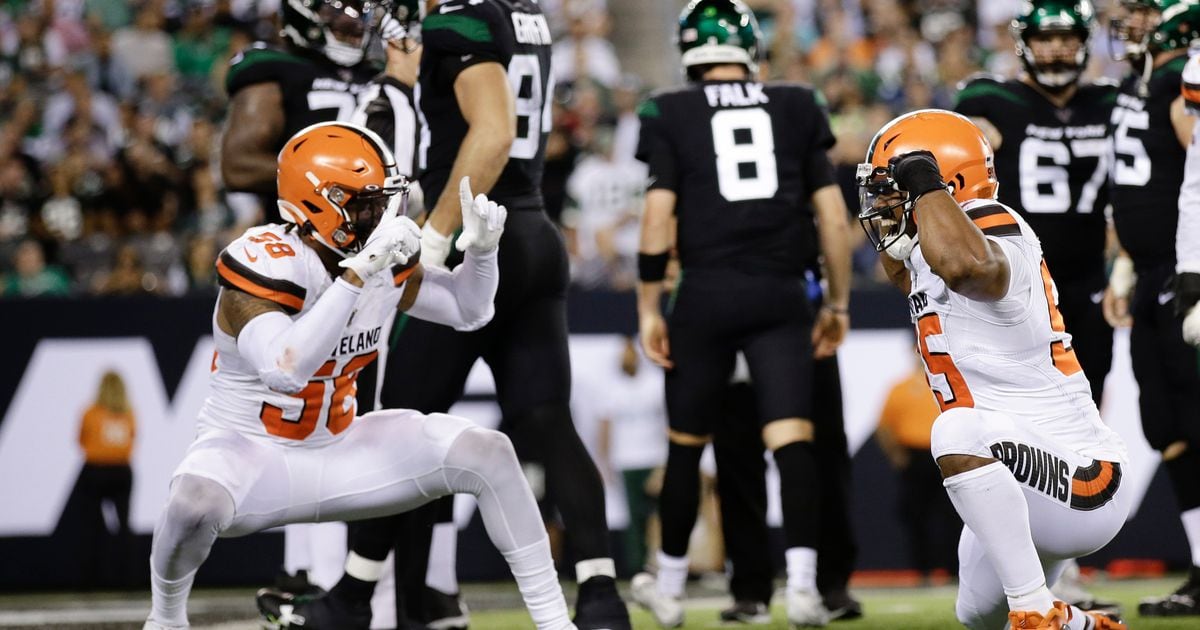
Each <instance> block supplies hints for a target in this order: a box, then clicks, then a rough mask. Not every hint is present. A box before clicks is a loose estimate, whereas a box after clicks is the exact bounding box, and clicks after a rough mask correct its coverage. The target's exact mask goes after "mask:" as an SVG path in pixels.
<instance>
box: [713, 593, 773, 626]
mask: <svg viewBox="0 0 1200 630" xmlns="http://www.w3.org/2000/svg"><path fill="white" fill-rule="evenodd" d="M721 621H723V622H725V623H744V624H748V625H764V624H768V623H771V609H770V608H767V605H766V604H764V603H762V602H756V601H752V600H748V599H743V600H739V601H736V602H734V603H733V605H732V606H730V607H729V608H726V609H725V610H722V611H721Z"/></svg>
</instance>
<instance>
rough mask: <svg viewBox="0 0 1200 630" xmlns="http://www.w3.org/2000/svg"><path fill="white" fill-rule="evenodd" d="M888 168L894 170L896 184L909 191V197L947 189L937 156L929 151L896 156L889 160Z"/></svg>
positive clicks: (893, 177) (913, 197) (912, 197)
mask: <svg viewBox="0 0 1200 630" xmlns="http://www.w3.org/2000/svg"><path fill="white" fill-rule="evenodd" d="M888 169H890V170H891V171H892V179H894V180H895V181H896V185H897V186H899V187H900V190H903V191H905V192H907V193H908V198H909V199H916V198H918V197H920V196H921V195H924V194H925V193H927V192H931V191H934V190H945V189H946V182H944V181H942V172H941V169H940V168H939V167H938V163H937V158H936V157H934V156H933V154H932V153H930V152H929V151H911V152H909V153H903V154H901V155H897V156H894V157H892V159H890V160H888Z"/></svg>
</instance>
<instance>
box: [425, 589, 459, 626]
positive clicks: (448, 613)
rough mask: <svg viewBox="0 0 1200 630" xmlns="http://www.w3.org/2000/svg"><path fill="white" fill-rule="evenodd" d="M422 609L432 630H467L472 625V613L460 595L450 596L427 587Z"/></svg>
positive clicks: (426, 622)
mask: <svg viewBox="0 0 1200 630" xmlns="http://www.w3.org/2000/svg"><path fill="white" fill-rule="evenodd" d="M421 607H422V609H423V612H424V614H423V615H422V617H424V621H425V625H426V627H428V628H429V629H430V630H467V626H468V625H470V622H471V611H469V610H467V604H466V602H464V601H463V600H462V597H461V596H460V595H459V594H458V593H455V594H453V595H450V594H448V593H443V592H441V591H439V590H437V589H436V588H432V587H429V586H426V587H425V597H423V598H422V604H421Z"/></svg>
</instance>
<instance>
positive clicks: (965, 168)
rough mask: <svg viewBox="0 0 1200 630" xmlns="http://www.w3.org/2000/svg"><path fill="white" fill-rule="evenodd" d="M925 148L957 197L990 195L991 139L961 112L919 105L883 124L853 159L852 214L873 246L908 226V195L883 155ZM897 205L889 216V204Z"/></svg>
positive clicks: (994, 183)
mask: <svg viewBox="0 0 1200 630" xmlns="http://www.w3.org/2000/svg"><path fill="white" fill-rule="evenodd" d="M921 150H924V151H929V152H931V153H933V155H934V157H935V158H937V163H938V167H939V169H940V170H941V174H942V181H944V182H946V188H947V191H948V192H949V193H950V194H951V195H952V196H953V197H954V200H955V201H957V202H958V203H960V204H961V203H965V202H967V201H970V200H972V199H995V198H996V194H997V192H998V191H999V188H1000V184H999V183H998V182H997V181H996V167H995V164H994V161H995V158H994V156H993V154H992V145H991V144H990V143H989V142H988V140H987V137H986V136H984V134H983V131H982V130H981V129H980V128H979V127H977V126H975V123H973V122H971V121H970V120H969V119H968V118H966V117H965V116H962V115H960V114H956V113H954V112H949V111H946V110H942V109H921V110H917V111H914V112H909V113H907V114H904V115H903V116H899V117H897V118H895V119H894V120H892V121H891V122H889V123H888V124H886V125H884V126H883V128H882V129H880V130H879V132H878V133H876V134H875V137H874V138H873V139H872V140H871V144H870V146H869V147H868V148H867V161H866V162H864V163H862V164H859V165H858V171H857V173H856V179H857V183H858V191H859V214H858V220H859V222H860V223H862V225H863V229H865V230H866V232H867V236H868V237H869V238H870V239H871V242H872V243H873V244H874V245H875V248H876V249H877V250H878V251H883V250H884V249H886V248H887V247H888V246H889V245H890V244H891V243H893V242H894V241H895V240H896V239H897V238H899V237H900V236H901V235H903V234H905V233H906V232H907V231H908V223H909V217H910V216H911V214H912V210H913V200H911V199H909V198H908V195H907V194H905V193H903V192H901V191H900V190H899V188H898V187H897V186H896V182H895V179H894V178H893V177H892V171H891V168H890V167H889V166H888V161H889V160H891V159H892V158H893V157H895V156H897V155H903V154H905V153H910V152H912V151H921ZM901 207H902V208H903V213H902V214H901V217H900V218H899V219H898V220H897V219H896V218H895V212H894V211H895V209H896V208H901Z"/></svg>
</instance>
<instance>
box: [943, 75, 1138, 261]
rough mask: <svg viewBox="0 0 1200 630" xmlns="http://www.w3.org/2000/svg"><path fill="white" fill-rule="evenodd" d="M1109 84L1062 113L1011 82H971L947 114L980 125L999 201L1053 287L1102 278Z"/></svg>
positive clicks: (1085, 91) (1078, 96)
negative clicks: (994, 135) (988, 140)
mask: <svg viewBox="0 0 1200 630" xmlns="http://www.w3.org/2000/svg"><path fill="white" fill-rule="evenodd" d="M1116 97H1117V87H1116V85H1106V84H1084V85H1081V86H1079V89H1078V91H1077V92H1076V93H1075V95H1074V96H1073V97H1072V98H1071V100H1070V101H1069V102H1068V103H1067V104H1066V106H1064V107H1062V108H1058V107H1055V106H1054V104H1053V103H1051V102H1050V101H1049V100H1047V99H1046V97H1045V96H1043V95H1042V94H1041V93H1040V92H1038V91H1037V90H1036V89H1034V88H1033V87H1031V86H1029V85H1028V84H1026V83H1024V82H1022V81H1019V80H1007V81H1005V80H1001V79H997V78H993V77H991V76H978V77H974V78H972V79H971V80H969V81H968V82H967V84H966V85H964V86H963V88H962V90H961V91H960V92H959V93H958V99H957V104H956V105H955V111H957V112H958V113H960V114H962V115H964V116H970V117H979V118H985V119H987V120H988V122H990V123H992V125H994V126H995V127H996V129H997V130H998V131H999V132H1000V135H1001V136H1002V137H1003V141H1002V142H1001V143H1000V149H999V150H997V151H996V179H997V180H999V182H1000V195H999V201H1000V203H1003V204H1004V205H1006V206H1008V207H1010V208H1012V209H1014V210H1016V211H1017V212H1019V213H1020V214H1021V216H1022V217H1024V218H1025V220H1026V221H1028V222H1029V225H1030V226H1032V227H1033V230H1034V231H1035V232H1036V233H1037V235H1038V238H1039V239H1041V241H1042V252H1043V254H1044V255H1045V258H1046V264H1047V266H1048V267H1049V268H1050V269H1051V271H1053V273H1054V277H1055V278H1057V279H1058V280H1059V281H1060V282H1061V281H1063V280H1064V279H1076V278H1079V279H1085V278H1089V277H1091V278H1094V277H1097V276H1102V275H1103V274H1104V246H1105V228H1106V221H1105V218H1104V208H1105V206H1106V205H1108V158H1109V155H1108V153H1109V150H1108V139H1107V136H1108V121H1109V118H1110V117H1111V116H1112V109H1113V103H1114V102H1115V101H1116Z"/></svg>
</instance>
